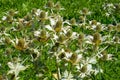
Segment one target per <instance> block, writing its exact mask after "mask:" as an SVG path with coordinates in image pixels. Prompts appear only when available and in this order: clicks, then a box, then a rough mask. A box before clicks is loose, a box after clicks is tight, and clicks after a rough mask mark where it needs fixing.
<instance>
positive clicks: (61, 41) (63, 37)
mask: <svg viewBox="0 0 120 80" xmlns="http://www.w3.org/2000/svg"><path fill="white" fill-rule="evenodd" d="M65 39H66V37H65V36H64V35H60V36H59V38H58V42H59V43H63V42H64V41H65Z"/></svg>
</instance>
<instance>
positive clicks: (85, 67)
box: [80, 65, 87, 73]
mask: <svg viewBox="0 0 120 80" xmlns="http://www.w3.org/2000/svg"><path fill="white" fill-rule="evenodd" d="M80 71H81V72H82V73H85V72H86V71H87V66H86V65H84V66H83V67H82V68H81V69H80Z"/></svg>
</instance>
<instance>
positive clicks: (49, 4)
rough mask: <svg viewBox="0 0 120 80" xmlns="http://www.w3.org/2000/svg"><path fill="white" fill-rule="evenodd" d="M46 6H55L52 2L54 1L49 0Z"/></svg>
mask: <svg viewBox="0 0 120 80" xmlns="http://www.w3.org/2000/svg"><path fill="white" fill-rule="evenodd" d="M46 6H47V7H48V8H53V6H54V2H52V1H50V0H49V1H48V3H47V5H46Z"/></svg>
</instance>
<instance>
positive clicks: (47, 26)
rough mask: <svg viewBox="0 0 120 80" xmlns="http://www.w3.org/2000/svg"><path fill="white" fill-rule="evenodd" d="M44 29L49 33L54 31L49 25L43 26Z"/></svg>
mask: <svg viewBox="0 0 120 80" xmlns="http://www.w3.org/2000/svg"><path fill="white" fill-rule="evenodd" d="M45 28H47V29H48V30H50V31H54V30H53V28H52V27H51V26H50V25H45Z"/></svg>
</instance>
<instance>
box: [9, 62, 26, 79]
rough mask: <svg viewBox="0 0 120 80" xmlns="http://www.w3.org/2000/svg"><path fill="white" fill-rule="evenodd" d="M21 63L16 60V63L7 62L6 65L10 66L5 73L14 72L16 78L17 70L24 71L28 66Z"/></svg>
mask: <svg viewBox="0 0 120 80" xmlns="http://www.w3.org/2000/svg"><path fill="white" fill-rule="evenodd" d="M23 62H24V61H23ZM23 62H22V63H23ZM22 63H19V62H17V63H15V62H8V67H9V68H10V70H9V71H8V73H7V74H8V75H9V74H14V75H15V78H17V77H18V75H19V72H21V71H24V70H25V69H26V68H28V65H27V66H23V65H22Z"/></svg>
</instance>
